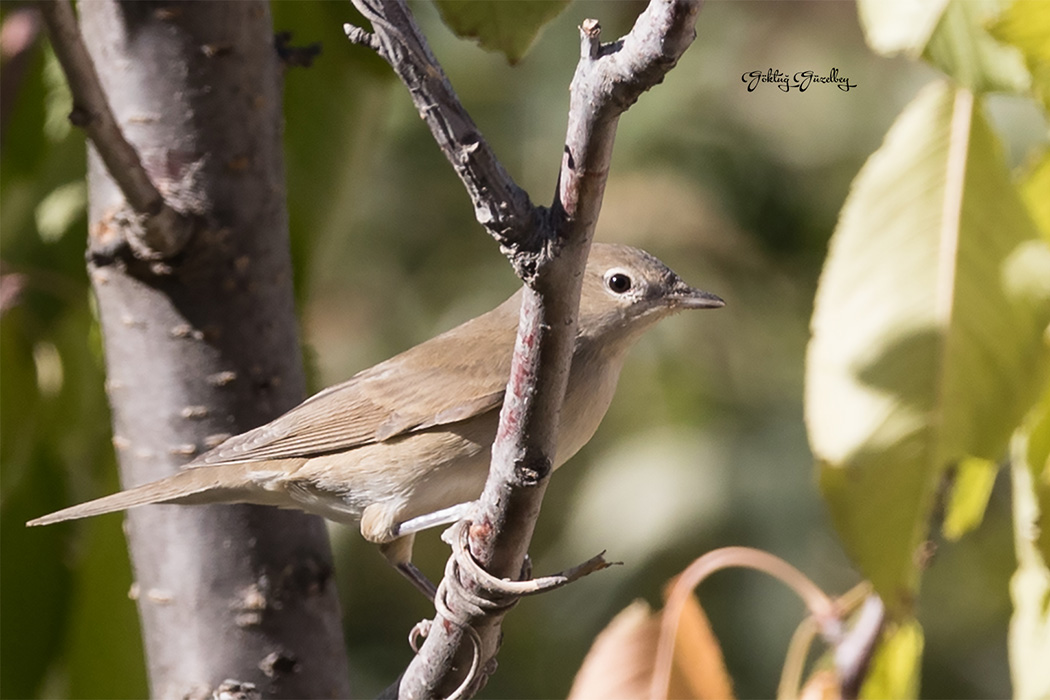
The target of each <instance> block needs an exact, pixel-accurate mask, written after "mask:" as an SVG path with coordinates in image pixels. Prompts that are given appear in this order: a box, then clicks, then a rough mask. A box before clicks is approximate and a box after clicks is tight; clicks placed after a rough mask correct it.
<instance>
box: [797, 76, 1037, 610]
mask: <svg viewBox="0 0 1050 700" xmlns="http://www.w3.org/2000/svg"><path fill="white" fill-rule="evenodd" d="M978 105H979V101H978V100H976V99H975V98H974V96H973V95H972V93H970V92H969V91H967V90H964V89H953V88H951V87H950V86H949V85H948V84H947V83H946V82H938V83H935V84H932V85H930V86H929V87H928V88H926V89H925V90H923V91H922V92H921V93H920V95H919V96H918V97H917V98H916V99H915V100H914V101H913V102H912V104H911V105H909V106H908V107H907V108H906V109H905V111H904V112H903V113H902V114H901V116H900V117H898V119H897V122H896V123H895V124H894V125H893V127H892V128H891V129H890V132H889V133H888V134H887V136H886V140H885V142H884V143H883V145H882V147H881V148H880V149H879V150H878V151H877V152H876V153H875V154H874V155H873V156H872V157H871V158H869V159H868V162H867V163H866V164H865V166H864V168H863V169H862V170H861V172H860V174H859V175H858V176H857V178H856V180H854V182H853V185H852V190H851V192H850V195H849V197H848V199H847V201H846V203H845V205H844V207H843V210H842V214H841V216H840V219H839V223H838V226H837V228H836V231H835V233H834V235H833V237H832V241H831V244H830V251H829V254H828V259H827V261H826V262H825V266H824V270H823V273H822V276H821V280H820V285H819V288H818V290H817V297H816V307H815V311H814V315H813V321H812V338H811V340H810V344H809V347H808V350H807V361H806V423H807V428H808V430H809V438H810V444H811V446H812V448H813V453H814V455H815V456H816V458H817V464H818V467H819V471H820V481H821V487H822V489H823V491H824V496H825V498H826V500H827V502H828V505H829V508H830V511H831V515H832V518H833V521H834V524H835V527H836V528H837V529H838V531H839V534H840V536H841V538H842V540H843V542H844V544H845V546H846V548H847V550H848V551H849V553H850V554H851V555H852V557H853V558H854V560H855V561H856V562H857V564H858V566H859V567H860V568H861V570H862V571H863V572H864V574H865V575H866V576H867V577H868V578H870V579H871V581H872V583H873V584H874V585H875V587H876V589H877V590H878V592H879V593H880V595H882V597H883V599H884V600H885V601H886V602H887V605H888V606H890V608H891V610H893V611H894V612H895V613H898V614H899V613H900V612H901V611H902V608H903V609H907V608H908V607H909V605H910V602H911V600H912V599H913V597H914V595H915V593H916V591H917V587H918V582H919V567H918V564H917V562H916V553H917V552H918V551H919V547H920V545H921V544H922V542H923V540H924V539H925V537H926V536H927V533H928V530H929V520H930V517H931V514H932V511H933V508H934V500H935V494H936V493H937V490H938V487H939V485H940V481H941V479H942V477H943V475H944V474H945V470H946V469H947V468H948V467H950V466H952V465H955V464H958V463H959V461H960V460H962V459H964V458H966V457H979V458H983V459H988V460H996V459H998V458H999V457H1000V456H1001V455H1002V454H1003V452H1004V450H1005V448H1006V444H1007V441H1008V439H1009V436H1010V433H1011V431H1012V430H1013V429H1014V428H1015V427H1016V426H1017V425H1018V423H1019V422H1020V420H1021V418H1022V416H1023V415H1024V414H1025V412H1026V411H1027V410H1028V408H1029V407H1030V406H1031V405H1032V403H1033V401H1034V400H1035V399H1036V398H1037V395H1038V392H1039V390H1040V387H1042V386H1043V381H1045V377H1046V371H1047V364H1048V362H1047V360H1048V357H1047V355H1048V353H1047V348H1046V345H1045V339H1044V337H1043V333H1044V331H1045V330H1046V328H1047V324H1048V323H1050V249H1048V248H1047V246H1046V244H1045V243H1043V242H1042V241H1041V240H1039V238H1038V234H1037V232H1036V229H1035V226H1034V224H1033V223H1032V222H1031V220H1030V219H1029V218H1028V215H1027V211H1026V209H1025V207H1024V205H1023V204H1022V202H1021V200H1020V197H1019V196H1018V193H1017V191H1016V189H1015V188H1014V186H1013V184H1012V183H1011V181H1010V177H1009V174H1008V173H1007V170H1006V166H1005V164H1004V163H1003V158H1002V155H1001V152H1000V148H999V144H998V142H997V140H996V138H995V136H994V135H993V134H992V132H991V131H990V130H989V128H988V126H987V124H986V123H985V120H984V119H983V118H982V116H981V113H980V110H979V109H978V108H977V106H978Z"/></svg>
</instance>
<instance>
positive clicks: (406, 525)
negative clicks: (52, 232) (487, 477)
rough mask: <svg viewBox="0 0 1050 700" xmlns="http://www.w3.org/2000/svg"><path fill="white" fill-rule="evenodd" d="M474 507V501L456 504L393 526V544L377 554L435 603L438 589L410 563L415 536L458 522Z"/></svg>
mask: <svg viewBox="0 0 1050 700" xmlns="http://www.w3.org/2000/svg"><path fill="white" fill-rule="evenodd" d="M473 505H474V502H473V501H470V502H467V503H459V504H457V505H454V506H451V507H449V508H442V509H441V510H438V511H434V512H433V513H427V514H425V515H420V516H418V517H415V518H411V519H409V520H406V521H405V522H403V523H399V524H397V525H395V526H394V530H395V532H396V533H397V539H396V540H393V541H391V542H386V543H384V544H381V545H379V550H380V551H381V552H382V553H383V556H384V557H386V558H387V560H388V561H389V562H390V563H391V564H393V565H394V568H395V569H397V570H398V571H399V572H401V575H402V576H404V577H405V578H407V579H408V580H409V581H411V582H412V585H413V586H415V587H416V588H418V589H419V590H420V591H421V592H422V593H423V595H425V596H426V597H427V598H428V599H429V600H430V601H433V600H434V595H435V594H436V593H437V587H436V586H435V585H434V584H433V583H431V581H430V579H428V578H427V577H426V574H424V573H423V572H422V571H420V570H419V568H418V567H416V565H415V564H413V563H412V561H411V557H412V541H413V539H414V535H415V534H416V533H417V532H420V531H422V530H429V529H430V528H432V527H437V526H438V525H447V524H448V523H454V522H456V521H457V520H461V519H462V518H463V516H464V515H466V514H467V512H468V511H469V510H470V508H471V506H473Z"/></svg>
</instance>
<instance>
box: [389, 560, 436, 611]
mask: <svg viewBox="0 0 1050 700" xmlns="http://www.w3.org/2000/svg"><path fill="white" fill-rule="evenodd" d="M394 566H395V567H396V568H397V570H398V571H399V572H400V573H401V575H402V576H404V577H405V578H407V579H408V580H409V581H410V582H411V583H412V585H413V586H415V587H416V588H417V589H418V590H419V592H420V593H422V594H423V595H425V596H426V597H427V600H429V601H430V602H431V603H433V602H434V596H436V595H437V586H435V585H434V584H433V582H431V580H430V579H428V578H427V575H426V574H424V573H423V572H422V571H420V570H419V567H417V566H416V565H415V564H413V563H412V562H410V561H406V562H402V563H401V564H395V565H394Z"/></svg>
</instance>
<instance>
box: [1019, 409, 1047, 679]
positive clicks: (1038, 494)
mask: <svg viewBox="0 0 1050 700" xmlns="http://www.w3.org/2000/svg"><path fill="white" fill-rule="evenodd" d="M1048 396H1050V395H1048ZM1043 403H1044V404H1045V403H1046V402H1045V401H1044V402H1043ZM1048 408H1050V407H1048V406H1046V405H1043V406H1041V408H1040V410H1041V413H1042V415H1041V416H1037V417H1035V420H1034V425H1030V426H1028V427H1027V429H1025V430H1021V431H1018V433H1017V435H1015V436H1014V440H1013V443H1012V445H1011V457H1012V461H1013V465H1012V467H1011V470H1010V472H1011V475H1012V477H1013V497H1014V542H1015V546H1016V548H1017V571H1016V572H1015V573H1014V576H1013V579H1011V581H1010V594H1011V597H1012V598H1013V603H1014V614H1013V617H1012V618H1011V620H1010V634H1009V647H1010V675H1011V677H1012V680H1013V686H1014V697H1016V698H1050V664H1047V659H1050V605H1048V601H1050V567H1048V566H1047V564H1048V562H1050V558H1048V557H1047V554H1048V552H1047V549H1046V540H1045V539H1044V540H1043V542H1040V541H1039V540H1040V539H1041V538H1040V535H1041V533H1042V532H1045V530H1046V514H1047V511H1046V510H1045V509H1046V507H1047V505H1050V500H1048V498H1047V495H1048V492H1050V482H1048V481H1046V480H1044V479H1042V478H1041V477H1042V476H1044V475H1046V476H1050V473H1048V471H1047V470H1048V469H1050V465H1042V467H1040V465H1037V464H1031V463H1030V462H1029V461H1028V459H1029V456H1031V455H1032V449H1031V448H1032V442H1033V438H1034V437H1035V431H1036V430H1045V429H1046V428H1047V427H1048V425H1050V423H1048V422H1047V420H1046V416H1047V415H1050V410H1047V409H1048ZM1040 426H1041V427H1040ZM1045 438H1046V436H1045V435H1042V436H1040V437H1039V440H1040V441H1042V440H1045ZM1040 449H1041V448H1040ZM1044 459H1045V456H1044Z"/></svg>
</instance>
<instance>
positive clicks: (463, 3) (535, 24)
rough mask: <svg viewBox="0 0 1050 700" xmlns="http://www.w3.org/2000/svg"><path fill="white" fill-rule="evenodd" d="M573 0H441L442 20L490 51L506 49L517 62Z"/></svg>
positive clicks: (507, 53)
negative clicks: (543, 29) (541, 32)
mask: <svg viewBox="0 0 1050 700" xmlns="http://www.w3.org/2000/svg"><path fill="white" fill-rule="evenodd" d="M568 4H569V0H437V7H438V11H439V12H440V13H441V19H443V20H444V21H445V24H447V25H448V26H449V27H450V28H451V29H452V31H454V32H455V33H456V34H457V35H458V36H460V37H463V38H472V39H477V40H478V43H479V44H481V47H482V48H484V49H487V50H489V51H502V52H503V54H504V55H506V57H507V61H508V62H510V63H511V64H514V63H517V62H518V61H520V60H521V59H522V57H523V56H524V55H525V52H526V51H528V50H529V47H530V46H532V42H533V41H535V40H536V37H537V36H539V33H540V30H541V29H542V28H543V26H544V25H545V24H547V23H548V22H550V21H551V20H552V19H554V18H555V17H557V16H558V15H559V14H560V13H561V11H562V10H564V9H565V8H566V7H567V6H568Z"/></svg>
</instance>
